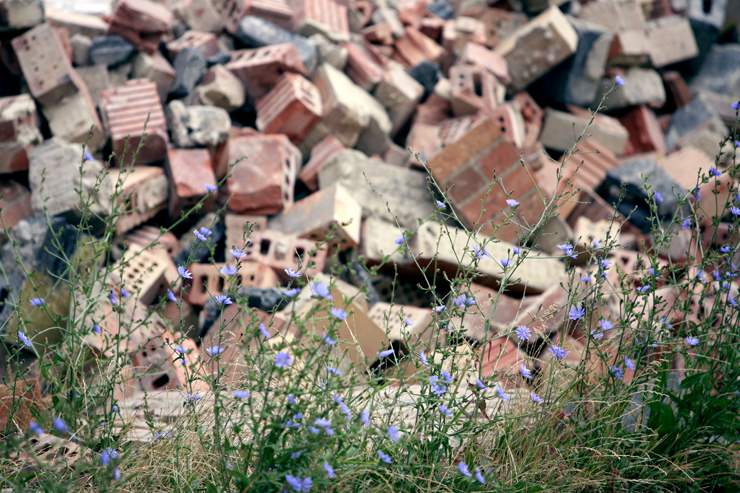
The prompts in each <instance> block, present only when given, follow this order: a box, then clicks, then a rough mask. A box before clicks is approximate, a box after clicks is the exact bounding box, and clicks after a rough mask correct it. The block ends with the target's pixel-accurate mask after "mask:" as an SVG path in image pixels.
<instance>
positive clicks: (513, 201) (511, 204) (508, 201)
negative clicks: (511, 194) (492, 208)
mask: <svg viewBox="0 0 740 493" xmlns="http://www.w3.org/2000/svg"><path fill="white" fill-rule="evenodd" d="M506 205H508V206H509V207H511V208H512V209H513V208H514V207H517V206H518V205H519V201H518V200H516V199H506Z"/></svg>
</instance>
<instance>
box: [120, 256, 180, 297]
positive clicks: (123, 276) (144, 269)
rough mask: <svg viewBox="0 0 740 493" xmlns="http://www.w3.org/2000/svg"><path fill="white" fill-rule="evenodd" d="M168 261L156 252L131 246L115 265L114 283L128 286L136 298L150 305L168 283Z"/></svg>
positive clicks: (123, 286) (124, 286) (128, 289)
mask: <svg viewBox="0 0 740 493" xmlns="http://www.w3.org/2000/svg"><path fill="white" fill-rule="evenodd" d="M166 269H167V263H166V262H163V261H162V259H161V257H160V256H158V255H156V254H155V253H152V252H149V251H148V250H143V249H141V248H139V247H136V246H134V247H130V248H129V249H128V250H127V251H126V252H125V253H124V254H123V257H121V259H120V260H119V261H118V263H117V264H116V265H114V266H113V270H112V272H111V275H112V278H113V284H114V285H115V286H117V287H122V288H126V290H127V291H128V292H129V293H130V294H131V296H133V298H134V299H135V300H138V301H140V302H141V303H144V304H145V305H148V304H150V303H152V302H153V301H155V299H157V298H158V297H159V295H160V294H161V293H163V292H164V289H165V287H166V285H167V282H166V279H165V271H166Z"/></svg>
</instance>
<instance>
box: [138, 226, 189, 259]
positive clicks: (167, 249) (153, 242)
mask: <svg viewBox="0 0 740 493" xmlns="http://www.w3.org/2000/svg"><path fill="white" fill-rule="evenodd" d="M125 242H126V244H127V245H137V246H140V247H147V250H149V251H152V252H158V251H161V252H163V253H164V255H166V256H168V257H174V256H176V255H178V254H179V253H180V251H181V250H182V248H181V246H180V242H179V241H178V239H177V237H176V236H175V235H174V234H172V233H170V232H165V233H162V232H161V231H160V229H159V228H158V227H156V226H142V227H140V228H138V229H135V230H133V231H131V232H130V233H128V234H127V235H126V237H125Z"/></svg>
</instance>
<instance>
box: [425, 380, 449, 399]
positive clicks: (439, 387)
mask: <svg viewBox="0 0 740 493" xmlns="http://www.w3.org/2000/svg"><path fill="white" fill-rule="evenodd" d="M428 381H429V385H430V386H431V390H432V393H433V394H434V395H436V396H438V397H439V396H442V395H444V394H445V392H447V387H446V386H445V385H443V384H441V383H440V382H439V377H438V376H436V375H432V376H430V377H429V378H428Z"/></svg>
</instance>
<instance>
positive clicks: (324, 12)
mask: <svg viewBox="0 0 740 493" xmlns="http://www.w3.org/2000/svg"><path fill="white" fill-rule="evenodd" d="M296 4H297V5H296ZM292 6H293V9H295V10H296V12H295V14H294V15H293V27H294V29H295V31H297V32H298V33H299V34H302V35H304V36H311V35H312V34H317V33H319V34H322V35H324V36H326V37H327V38H329V39H330V40H332V41H335V42H337V41H346V40H348V39H349V20H348V19H347V6H346V5H344V4H343V3H342V2H335V1H334V0H297V1H295V2H293V5H292Z"/></svg>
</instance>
